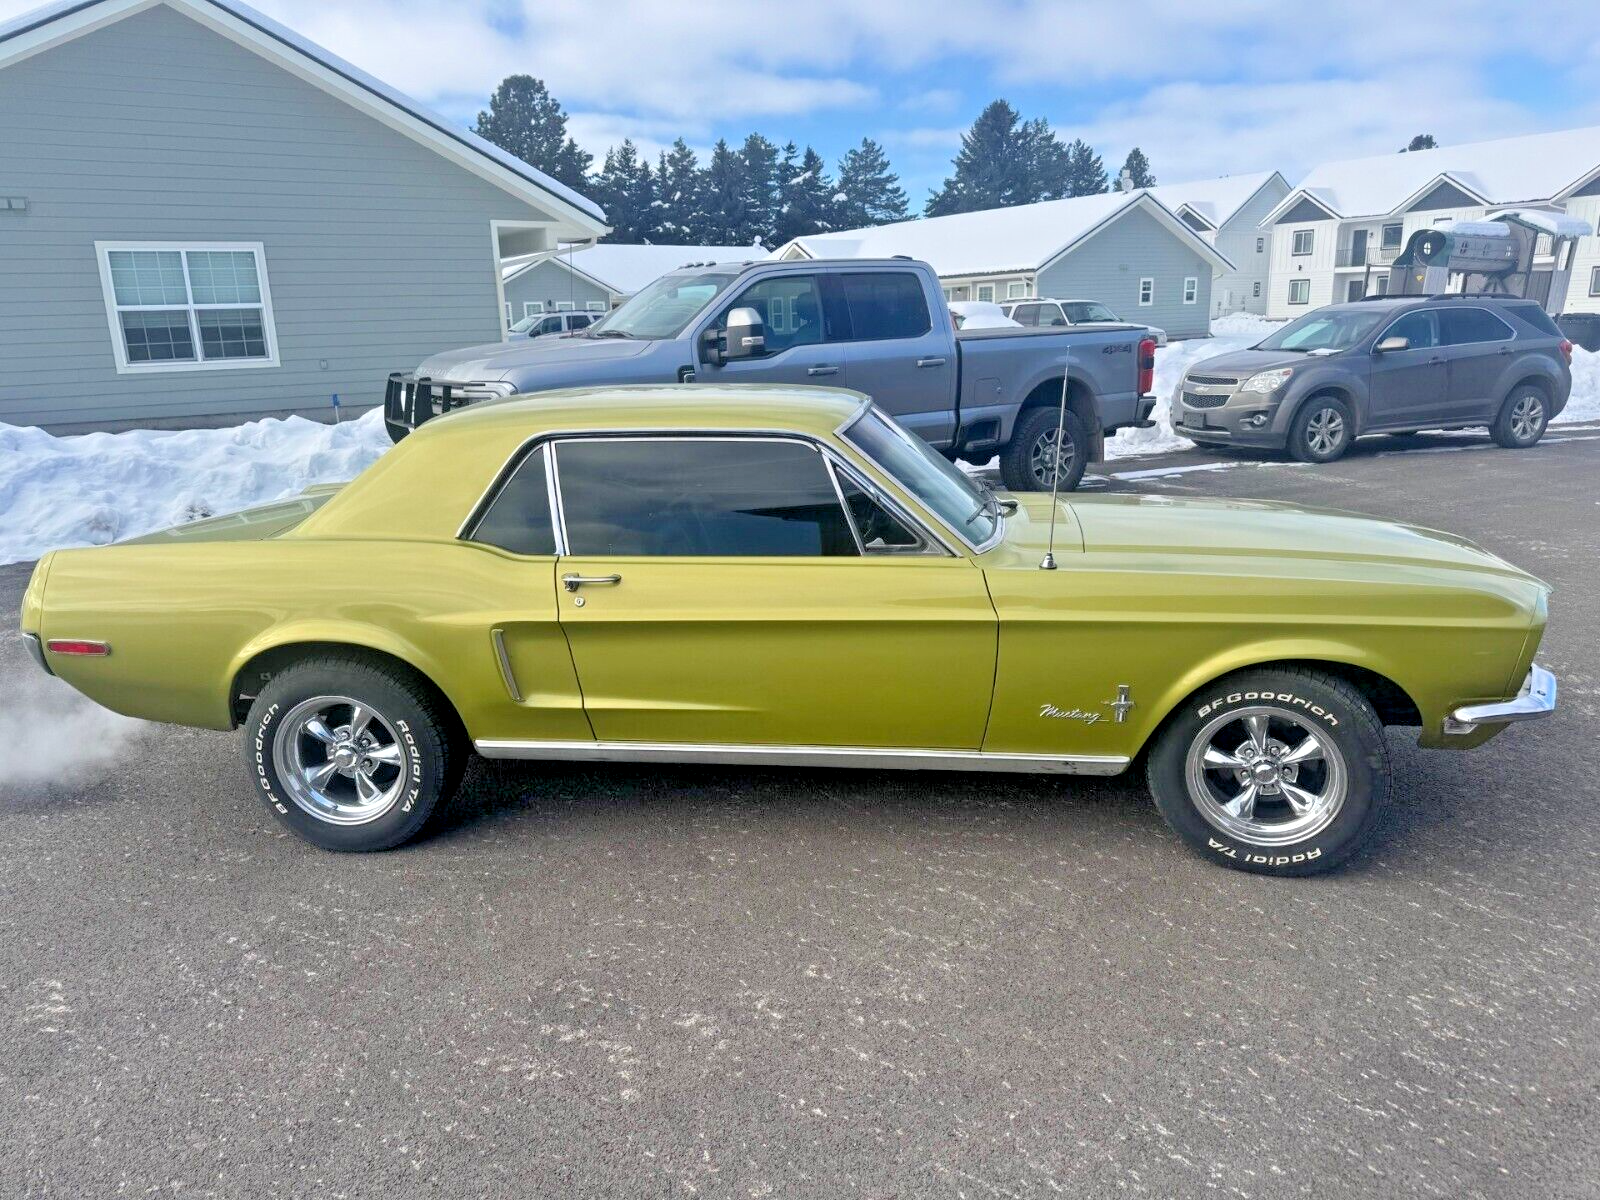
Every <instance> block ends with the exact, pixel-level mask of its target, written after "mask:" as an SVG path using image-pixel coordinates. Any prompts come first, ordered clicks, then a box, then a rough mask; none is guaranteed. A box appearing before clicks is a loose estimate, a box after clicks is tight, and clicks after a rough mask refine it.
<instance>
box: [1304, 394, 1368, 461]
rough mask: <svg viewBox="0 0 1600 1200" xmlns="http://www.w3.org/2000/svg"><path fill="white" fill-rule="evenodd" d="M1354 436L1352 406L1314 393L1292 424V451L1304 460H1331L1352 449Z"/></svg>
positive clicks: (1332, 397)
mask: <svg viewBox="0 0 1600 1200" xmlns="http://www.w3.org/2000/svg"><path fill="white" fill-rule="evenodd" d="M1354 440H1355V426H1354V424H1353V423H1352V421H1351V418H1350V409H1349V408H1348V407H1346V405H1345V402H1344V401H1343V400H1340V399H1338V398H1336V397H1334V396H1313V397H1311V399H1309V400H1307V401H1306V402H1305V403H1304V404H1302V405H1301V406H1300V411H1299V412H1297V413H1295V415H1294V421H1293V423H1292V424H1291V425H1290V426H1289V453H1290V454H1292V455H1293V456H1294V457H1295V458H1297V459H1299V460H1300V461H1301V462H1308V463H1327V462H1332V461H1333V460H1334V459H1336V458H1339V457H1341V456H1342V455H1343V454H1344V452H1345V451H1346V450H1348V449H1350V443H1351V442H1353V441H1354Z"/></svg>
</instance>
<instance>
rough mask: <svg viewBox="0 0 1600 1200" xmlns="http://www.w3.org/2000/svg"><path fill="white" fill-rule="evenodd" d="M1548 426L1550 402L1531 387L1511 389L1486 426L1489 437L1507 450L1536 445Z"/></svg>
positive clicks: (1522, 448) (1537, 389) (1523, 448)
mask: <svg viewBox="0 0 1600 1200" xmlns="http://www.w3.org/2000/svg"><path fill="white" fill-rule="evenodd" d="M1549 424H1550V401H1549V400H1548V399H1547V398H1546V397H1545V394H1544V392H1543V391H1542V390H1541V389H1539V388H1536V387H1533V386H1531V385H1526V384H1525V385H1523V386H1522V387H1516V388H1512V389H1511V394H1510V395H1509V396H1507V397H1506V399H1505V403H1504V404H1502V405H1501V406H1500V412H1499V414H1498V415H1497V416H1496V417H1495V419H1494V424H1493V425H1491V426H1489V436H1490V437H1492V438H1493V439H1494V440H1495V443H1496V444H1497V445H1500V446H1504V447H1505V448H1506V449H1507V450H1526V449H1528V447H1530V446H1534V445H1537V444H1538V441H1539V439H1540V438H1542V437H1543V436H1544V431H1545V427H1546V426H1548V425H1549Z"/></svg>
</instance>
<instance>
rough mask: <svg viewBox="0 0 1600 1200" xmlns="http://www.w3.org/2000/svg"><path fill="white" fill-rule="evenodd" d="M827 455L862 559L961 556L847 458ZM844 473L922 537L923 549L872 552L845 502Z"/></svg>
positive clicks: (846, 518) (835, 489) (836, 490)
mask: <svg viewBox="0 0 1600 1200" xmlns="http://www.w3.org/2000/svg"><path fill="white" fill-rule="evenodd" d="M823 453H824V455H825V456H826V457H827V460H828V469H829V471H830V472H831V473H832V475H833V488H834V491H835V493H836V494H837V495H838V497H839V503H840V504H843V505H844V517H845V520H846V521H848V522H850V531H851V532H852V533H853V534H855V538H856V545H857V546H858V547H859V548H860V550H861V557H862V558H955V557H958V556H957V555H955V554H952V553H951V551H950V548H949V547H948V546H942V545H940V544H939V543H938V542H937V541H935V540H934V538H933V535H932V534H931V533H930V532H929V531H928V530H926V529H924V528H923V526H922V523H921V522H920V521H918V520H917V519H916V518H915V517H913V516H911V515H910V514H909V513H907V512H906V511H905V508H904V506H903V505H900V504H898V503H896V502H895V500H894V498H893V497H892V496H888V495H885V494H884V491H883V489H882V488H880V487H878V486H876V485H875V484H874V483H873V482H872V481H871V480H870V479H866V478H863V477H862V474H861V472H860V471H858V470H856V468H854V467H852V466H851V465H850V464H849V463H847V462H845V461H844V460H843V459H841V458H838V457H837V456H835V455H833V454H830V453H828V452H827V451H826V450H824V451H823ZM841 472H843V473H844V474H845V475H846V476H848V477H849V479H850V482H852V483H853V484H855V485H856V486H857V487H858V488H860V489H861V490H862V491H863V492H865V493H866V494H867V498H868V499H870V500H871V501H872V502H873V503H875V504H878V505H881V506H882V507H883V508H885V509H887V510H888V512H889V515H890V516H892V517H894V518H895V519H896V520H898V521H901V522H903V523H904V524H905V526H906V528H907V529H909V530H910V531H911V532H912V533H914V534H916V535H917V536H918V537H919V538H921V539H922V548H921V549H920V550H868V549H867V547H866V543H864V542H863V541H862V540H861V531H860V530H859V529H857V528H856V521H855V518H854V517H853V516H851V515H850V506H849V505H848V504H846V503H845V499H844V489H843V488H842V487H840V485H839V474H840V473H841ZM941 552H942V553H941Z"/></svg>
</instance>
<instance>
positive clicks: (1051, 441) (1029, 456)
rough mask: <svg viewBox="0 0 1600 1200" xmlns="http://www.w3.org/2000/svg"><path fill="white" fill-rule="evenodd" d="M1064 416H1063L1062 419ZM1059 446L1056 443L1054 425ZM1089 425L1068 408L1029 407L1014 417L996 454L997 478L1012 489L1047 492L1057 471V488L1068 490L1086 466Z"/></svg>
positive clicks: (1079, 477) (1014, 490)
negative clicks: (1058, 433)
mask: <svg viewBox="0 0 1600 1200" xmlns="http://www.w3.org/2000/svg"><path fill="white" fill-rule="evenodd" d="M1063 418H1064V419H1063ZM1058 422H1059V424H1060V426H1061V446H1060V448H1059V451H1058V449H1057V446H1056V426H1057V424H1058ZM1089 444H1090V435H1089V427H1088V425H1086V424H1085V423H1084V420H1083V418H1082V417H1080V416H1079V415H1078V414H1077V413H1075V412H1073V411H1072V410H1071V409H1070V408H1069V409H1067V411H1066V412H1065V413H1064V414H1063V413H1062V412H1061V410H1060V409H1058V408H1056V407H1055V406H1054V405H1052V406H1050V407H1048V408H1030V409H1028V410H1027V411H1025V412H1024V413H1023V414H1022V415H1021V416H1020V417H1018V418H1017V424H1016V428H1015V429H1013V430H1012V431H1011V441H1010V442H1009V443H1008V444H1007V445H1006V448H1005V450H1003V451H1002V452H1001V454H1000V481H1001V482H1002V483H1004V484H1005V485H1006V487H1007V489H1008V490H1010V491H1013V492H1048V491H1049V490H1050V486H1051V484H1052V483H1054V482H1055V472H1056V471H1057V470H1059V471H1060V472H1061V490H1062V491H1063V492H1070V491H1071V490H1072V489H1073V488H1075V487H1077V486H1078V481H1079V480H1080V479H1082V478H1083V469H1084V467H1085V466H1087V465H1088V461H1089V460H1088V450H1089Z"/></svg>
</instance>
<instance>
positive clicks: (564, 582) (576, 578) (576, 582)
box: [561, 575, 622, 592]
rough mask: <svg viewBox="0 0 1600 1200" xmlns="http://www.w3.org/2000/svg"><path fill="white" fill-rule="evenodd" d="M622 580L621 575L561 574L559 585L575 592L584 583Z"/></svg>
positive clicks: (609, 582)
mask: <svg viewBox="0 0 1600 1200" xmlns="http://www.w3.org/2000/svg"><path fill="white" fill-rule="evenodd" d="M621 582H622V576H621V575H563V576H562V577H561V586H562V587H564V588H566V589H567V591H569V592H575V591H577V590H578V589H579V588H581V587H582V586H583V585H584V584H586V583H595V584H602V583H603V584H608V585H609V584H617V583H621Z"/></svg>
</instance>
